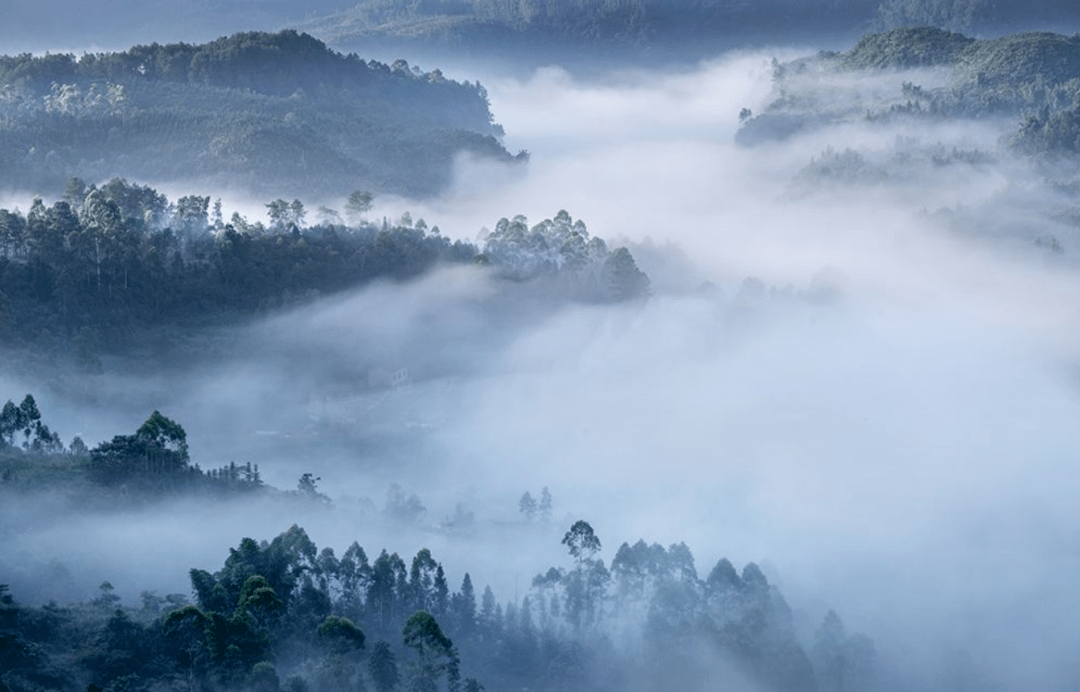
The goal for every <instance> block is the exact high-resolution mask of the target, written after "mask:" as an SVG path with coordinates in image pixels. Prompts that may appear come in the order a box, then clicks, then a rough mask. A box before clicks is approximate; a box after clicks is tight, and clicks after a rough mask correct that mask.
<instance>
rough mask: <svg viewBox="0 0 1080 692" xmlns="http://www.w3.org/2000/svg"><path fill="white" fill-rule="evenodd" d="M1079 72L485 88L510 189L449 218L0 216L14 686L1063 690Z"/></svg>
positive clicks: (33, 212)
mask: <svg viewBox="0 0 1080 692" xmlns="http://www.w3.org/2000/svg"><path fill="white" fill-rule="evenodd" d="M1076 51H1077V45H1076V40H1075V38H1071V37H1068V36H1064V35H1055V34H1026V35H1019V36H1010V37H1007V38H1004V39H994V40H984V39H975V38H973V37H970V36H965V35H960V34H952V33H949V32H946V31H943V30H913V29H898V30H896V31H893V32H890V33H885V34H881V35H878V36H875V37H869V38H867V39H865V40H863V41H860V42H858V43H852V44H851V46H849V47H847V48H846V49H845V50H844V51H842V52H837V53H824V54H807V53H805V52H800V51H796V50H776V51H769V52H765V53H761V52H734V53H726V54H724V55H721V56H717V57H715V58H713V59H711V60H708V61H704V62H702V63H700V64H697V65H694V66H692V67H684V68H681V69H678V70H670V71H665V70H659V69H651V70H650V69H647V68H640V67H638V68H635V69H629V70H626V71H618V72H612V73H609V74H605V75H603V76H600V77H593V78H589V79H587V80H583V79H580V78H575V77H572V76H571V75H570V74H568V73H567V72H566V71H564V70H562V69H560V68H558V67H546V68H541V69H538V70H536V71H534V72H532V73H530V75H529V76H528V77H527V78H512V77H506V76H505V75H501V74H499V73H498V72H497V71H495V70H485V68H484V66H478V67H477V68H476V69H477V73H476V75H475V76H472V77H471V79H477V78H479V79H480V80H481V81H482V82H483V83H484V84H485V85H486V88H487V94H488V97H489V98H490V106H491V111H492V112H493V113H494V114H495V116H496V117H497V118H498V120H499V121H500V122H501V123H503V124H504V125H505V127H506V135H505V144H506V146H507V147H508V148H509V149H511V150H517V149H523V150H528V151H529V152H530V153H531V156H530V157H529V161H528V165H527V166H524V165H522V162H518V163H512V162H509V161H506V160H505V159H504V160H499V158H498V157H494V158H487V159H484V158H476V157H469V156H462V157H459V158H458V159H457V160H456V161H455V162H454V164H453V168H451V169H450V171H451V173H450V175H449V176H448V177H447V178H446V180H445V182H446V187H445V188H444V189H443V190H442V191H441V192H440V193H439V194H432V195H426V196H424V197H423V198H420V199H410V198H408V197H407V196H404V195H401V196H391V195H389V194H377V195H372V194H369V193H368V192H367V191H366V189H364V188H355V187H354V186H351V185H350V186H348V187H346V188H345V189H344V191H342V192H334V193H328V194H327V195H326V196H325V198H323V199H316V198H309V197H308V196H307V195H305V194H302V193H300V192H297V193H296V194H295V195H293V194H288V193H287V192H282V193H281V197H280V198H278V199H275V197H276V196H277V195H264V197H266V199H265V200H263V201H260V202H259V203H258V205H257V206H256V209H257V211H258V212H259V214H260V215H261V214H263V213H265V217H262V216H260V217H259V218H256V216H255V214H254V213H253V212H251V213H247V214H246V215H245V214H241V213H238V214H237V215H236V216H235V217H233V218H229V215H228V212H227V211H226V212H223V213H222V214H221V215H220V216H221V218H220V220H217V219H215V218H214V214H213V212H212V211H209V210H210V209H211V208H212V207H211V206H210V205H211V203H212V201H214V200H215V199H216V198H217V197H218V194H217V192H216V191H215V190H214V185H213V183H207V187H206V188H201V187H197V186H196V187H193V188H192V189H189V190H186V191H185V192H183V193H181V194H172V195H171V196H166V195H164V194H163V193H161V192H158V190H157V188H154V187H152V184H153V183H155V182H156V181H139V180H137V179H134V178H132V179H131V180H113V179H112V178H111V177H105V178H101V179H89V180H76V181H70V184H69V183H66V182H65V183H63V184H62V185H58V186H57V187H56V188H53V189H51V190H41V191H40V194H41V196H42V198H41V199H40V200H39V201H37V202H35V201H18V199H23V200H25V197H20V198H18V199H16V198H14V197H13V200H14V201H13V202H12V203H10V204H7V205H5V206H6V208H7V212H6V213H5V214H4V215H3V216H2V217H0V221H2V222H3V224H4V225H3V226H2V228H3V229H5V233H7V235H5V236H4V238H5V243H7V244H6V245H5V246H4V247H5V255H4V259H3V260H0V261H2V262H3V264H2V265H0V267H2V272H3V273H2V276H3V277H4V284H3V285H2V287H0V290H3V292H4V296H5V300H4V301H3V302H2V303H0V315H5V316H7V317H8V318H9V319H7V321H5V322H3V323H0V329H2V330H3V331H2V332H0V333H2V334H3V338H4V342H3V346H4V349H5V350H4V356H5V360H4V366H3V369H2V370H0V386H2V389H0V392H6V393H5V394H3V395H0V399H4V400H7V399H10V400H11V406H10V408H9V407H5V408H4V409H3V412H4V418H3V419H2V422H3V424H2V426H0V433H2V435H0V436H2V437H3V439H4V442H3V444H4V447H3V450H2V451H3V458H2V460H3V463H4V464H5V465H4V467H3V468H4V476H3V484H2V485H0V493H2V498H3V503H2V504H0V512H2V514H0V518H2V523H0V536H2V539H3V542H4V545H5V550H4V551H3V552H2V554H0V583H4V584H8V585H9V587H10V591H5V592H4V593H3V594H0V608H2V610H0V618H2V619H0V628H2V629H0V636H2V637H4V638H3V639H2V640H0V642H3V643H4V644H5V646H6V647H7V648H4V649H0V655H3V656H6V657H8V658H5V659H4V661H5V662H6V663H7V665H8V666H9V668H8V670H15V669H16V666H17V667H18V670H20V671H29V672H25V674H23V673H20V675H22V677H20V678H17V679H16V678H15V677H9V678H3V683H4V684H5V685H7V686H8V687H9V689H12V690H15V689H60V688H64V689H83V688H85V687H86V685H89V684H91V683H93V684H95V685H101V686H102V687H109V688H111V689H116V690H119V689H127V687H125V685H130V686H132V687H134V688H138V689H143V688H146V689H149V688H151V687H152V685H151V683H150V681H151V680H163V681H164V682H161V683H160V684H161V685H162V686H163V687H167V688H170V689H171V688H173V687H175V688H176V689H181V688H182V689H196V688H201V689H239V688H245V689H256V688H259V689H270V690H275V689H282V688H285V689H297V690H299V689H304V687H303V686H304V685H306V686H307V688H308V689H332V688H336V689H340V688H341V687H344V686H355V687H359V685H361V684H363V685H365V686H366V687H368V688H371V687H374V688H375V689H379V690H390V689H395V688H401V687H405V686H408V687H409V688H410V689H447V690H455V691H456V690H458V689H469V690H476V689H478V687H477V686H478V685H483V686H484V687H485V688H486V689H489V690H498V689H511V688H516V687H525V686H528V687H529V688H530V689H534V688H535V689H575V690H580V689H643V690H646V689H669V688H671V687H684V686H685V687H687V688H690V689H717V688H721V689H725V688H728V689H750V690H815V689H816V690H905V689H925V690H956V689H989V690H1017V691H1020V690H1031V689H1051V690H1066V689H1073V688H1074V687H1075V684H1076V681H1077V679H1078V677H1080V664H1078V663H1077V661H1078V657H1077V651H1078V650H1080V626H1078V625H1077V623H1076V622H1075V618H1074V617H1073V616H1072V614H1074V613H1075V612H1077V609H1078V608H1080V598H1078V597H1077V595H1076V590H1075V589H1074V588H1073V587H1072V584H1073V582H1075V580H1076V578H1077V577H1078V576H1080V560H1078V558H1077V551H1076V536H1075V530H1074V527H1075V525H1076V509H1075V497H1076V496H1077V491H1078V490H1080V488H1078V487H1077V485H1078V483H1080V479H1078V477H1077V475H1076V473H1075V469H1074V468H1073V467H1074V465H1075V464H1074V459H1073V457H1074V456H1075V454H1074V450H1075V449H1077V448H1078V443H1080V440H1078V433H1077V426H1076V425H1075V424H1074V423H1075V421H1076V420H1077V414H1078V413H1080V411H1078V409H1080V404H1078V386H1080V385H1078V379H1077V374H1076V373H1077V362H1076V354H1077V353H1078V348H1077V347H1078V346H1080V343H1078V337H1077V335H1078V334H1080V332H1078V327H1080V324H1078V320H1077V315H1076V311H1075V309H1074V307H1073V306H1075V305H1076V304H1077V299H1078V298H1080V276H1078V275H1077V269H1078V266H1077V262H1076V259H1075V258H1076V254H1075V253H1076V248H1077V247H1080V221H1078V220H1080V211H1078V210H1080V203H1078V199H1080V197H1078V190H1080V177H1078V168H1077V164H1076V159H1075V147H1072V145H1071V144H1070V142H1071V140H1070V139H1069V137H1070V136H1071V133H1073V129H1074V128H1073V125H1074V124H1075V123H1073V112H1074V111H1075V109H1076V108H1077V101H1076V99H1077V94H1078V93H1080V92H1078V91H1077V89H1076V82H1077V80H1078V79H1080V73H1078V72H1077V67H1076V66H1077V64H1080V63H1078V62H1077V61H1076V60H1075V56H1076ZM1024 70H1030V71H1028V72H1024ZM1018 74H1019V75H1026V76H1027V77H1026V78H1018V77H1016V76H1015V75H1018ZM410 79H411V78H410ZM15 192H22V191H15ZM207 192H210V194H209V195H208V194H207ZM255 194H257V193H255ZM131 200H136V201H137V202H138V203H135V202H131ZM139 200H141V201H139ZM294 200H295V204H294ZM128 202H131V203H132V204H133V205H134V206H132V207H131V208H132V209H134V210H135V212H134V213H132V212H129V211H126V209H127V208H126V207H125V206H124V205H125V204H126V203H128ZM140 204H143V205H144V206H139V205H140ZM230 204H231V202H230V200H229V199H228V196H226V202H225V207H224V208H225V209H226V210H227V209H229V205H230ZM145 205H149V206H145ZM154 205H157V206H156V207H155V206H154ZM319 207H323V209H322V210H321V214H322V218H319V219H317V220H316V219H315V218H314V217H315V216H316V212H315V211H314V210H315V209H317V208H319ZM152 208H156V209H159V211H160V214H159V216H158V217H155V216H154V214H153V213H150V214H147V213H146V212H147V210H148V209H149V210H151V211H152ZM263 210H265V212H264V211H263ZM350 214H352V215H353V216H352V218H349V216H350ZM185 219H187V220H191V221H192V223H193V225H187V221H185ZM421 219H423V221H421ZM110 224H111V225H110ZM436 225H437V226H438V230H437V231H436ZM12 229H15V231H18V232H19V233H22V235H19V234H18V233H15V231H13V230H12ZM31 229H33V232H32V233H31ZM12 239H14V240H12ZM95 241H97V244H96V245H95ZM104 241H108V242H110V243H114V244H113V245H109V246H106V245H102V244H101V243H103V242H104ZM50 243H51V244H50ZM103 247H105V248H113V249H115V252H112V254H104V251H103V250H101V248H103ZM49 253H51V254H49ZM199 253H202V254H199ZM376 259H377V260H378V261H376ZM230 268H232V269H234V270H235V271H232V272H230ZM133 287H134V288H133ZM155 291H156V293H155ZM199 296H202V298H199ZM152 299H157V300H160V301H162V302H161V303H159V304H158V305H156V306H155V305H152V304H151V303H150V302H149V301H151V300H152ZM170 301H171V302H170ZM170 305H171V307H169V306H170ZM162 306H165V307H162ZM28 393H29V394H30V395H31V396H30V397H29V401H28V399H27V394H28ZM181 433H182V435H181ZM76 436H78V438H79V443H78V444H76V442H75V437H76ZM140 464H141V465H140ZM195 464H199V466H198V467H197V468H196V467H195ZM249 465H250V466H249ZM117 468H119V469H120V470H121V471H122V472H123V473H126V474H128V475H129V476H130V478H129V480H128V482H127V483H115V482H114V481H115V480H116V479H115V478H114V477H112V476H111V475H109V474H105V475H104V476H103V475H101V474H100V473H97V472H99V471H102V470H104V471H109V470H110V469H112V470H116V469H117ZM180 472H182V473H183V474H186V475H183V476H181V475H174V474H178V473H180ZM163 478H168V479H170V481H177V482H175V483H172V482H169V483H166V482H162V479H163ZM181 478H183V479H184V480H183V481H182V482H181V481H180V480H179V479H181ZM103 488H104V489H103ZM293 524H295V525H296V526H295V527H293V528H290V527H292V526H293ZM301 527H302V528H301ZM639 538H640V539H641V540H640V541H639V540H638V539H639ZM354 541H355V544H354ZM354 545H355V548H354V547H353V546H354ZM665 546H666V547H665ZM327 548H332V552H327V551H326V549H327ZM384 549H385V550H384ZM691 550H692V552H691ZM414 555H415V556H416V557H415V559H414V558H413V557H412V556H414ZM361 556H363V559H361ZM405 556H407V557H405ZM346 560H348V561H349V562H348V563H347V562H346ZM380 570H382V571H381V572H380ZM466 574H468V580H466ZM459 584H460V586H458V585H459ZM466 584H468V586H467V585H466ZM487 585H490V587H491V591H490V592H486V590H485V588H484V587H485V586H487ZM143 592H146V593H145V594H144V593H143ZM470 593H471V594H472V596H471V597H470V596H469V594H470ZM487 593H490V596H488V595H487ZM50 600H55V601H57V605H55V606H49V605H46V604H48V602H49V601H50ZM470 603H472V605H470ZM556 603H557V606H556V605H555V604H556ZM556 611H557V612H556ZM470 613H472V615H471V616H470V615H469V614H470ZM72 633H74V634H72ZM170 637H172V639H171V640H170V639H169V638H170ZM42 642H44V644H41V643H42ZM35 643H37V644H41V646H42V648H35V646H34V644H35ZM140 646H141V647H143V648H139V647H140ZM13 652H14V653H13ZM154 666H157V667H156V668H154ZM395 671H396V673H395ZM129 675H135V676H137V677H136V678H131V677H125V676H129ZM35 676H36V677H35ZM673 681H674V682H673ZM140 686H141V687H140Z"/></svg>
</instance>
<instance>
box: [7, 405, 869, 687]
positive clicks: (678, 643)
mask: <svg viewBox="0 0 1080 692" xmlns="http://www.w3.org/2000/svg"><path fill="white" fill-rule="evenodd" d="M0 468H3V474H2V477H0V497H2V496H6V495H7V494H9V493H19V494H24V495H25V494H33V493H40V492H43V491H48V490H53V491H60V492H62V493H64V494H65V495H66V496H67V497H68V500H69V502H73V503H75V504H76V505H78V506H81V507H82V508H83V509H84V511H85V509H86V508H88V507H89V508H94V509H95V510H96V511H99V512H118V511H123V510H124V509H125V508H127V507H131V506H138V505H141V504H146V505H147V506H148V507H152V506H159V505H160V503H161V502H162V500H163V499H165V498H169V497H174V498H175V497H179V496H188V497H199V498H203V499H211V498H214V499H215V500H216V501H228V500H231V499H235V498H238V497H247V496H251V495H252V494H262V495H268V494H269V495H273V496H274V497H276V499H277V501H278V502H282V503H288V502H291V503H294V504H317V505H325V506H326V507H330V502H331V501H330V498H329V497H327V496H326V495H324V494H322V493H320V492H319V491H318V489H317V481H318V479H317V478H314V477H313V475H312V474H310V473H306V474H304V475H303V476H302V477H301V478H300V479H299V482H298V484H297V490H295V491H287V492H286V491H280V490H277V489H275V488H271V487H269V486H267V485H266V484H264V483H263V482H262V480H261V479H260V474H259V469H258V466H252V465H251V464H245V465H236V464H230V465H228V466H225V467H222V468H220V469H213V470H208V471H203V470H202V469H201V468H200V467H199V466H198V464H193V463H192V462H191V459H190V458H189V454H188V443H187V435H186V433H185V431H184V429H183V427H182V426H181V425H180V424H179V423H177V422H175V421H173V420H171V419H169V418H167V417H165V416H163V415H162V414H161V413H159V412H157V411H154V412H153V413H152V414H151V415H150V416H149V417H148V418H147V419H146V421H145V422H144V423H143V424H142V425H141V426H140V427H139V428H138V429H137V430H136V431H135V432H134V433H133V434H131V435H117V436H115V437H113V438H112V439H111V440H108V441H105V442H102V443H101V444H99V445H97V446H96V447H94V448H92V449H87V447H86V445H85V444H84V443H83V442H82V440H80V439H79V438H75V439H74V440H73V441H72V443H71V444H70V445H67V446H65V445H64V444H63V443H62V442H60V438H59V436H58V435H57V434H55V433H53V432H51V430H50V429H49V427H48V425H47V424H46V423H45V422H44V419H43V415H42V412H41V411H40V410H39V409H38V407H37V404H36V402H35V400H34V397H33V396H32V395H29V394H28V395H26V396H25V397H24V398H23V400H22V402H21V403H19V404H15V403H14V402H13V401H8V402H7V403H6V404H5V405H4V407H3V409H2V412H0ZM95 500H96V501H95ZM388 502H389V500H388ZM398 504H399V505H401V507H402V508H407V507H409V506H412V505H418V504H419V502H418V500H417V498H416V497H415V496H413V497H412V498H407V499H406V498H405V497H404V495H403V494H402V496H401V499H400V501H399V502H398ZM519 509H520V513H521V516H522V520H521V524H520V527H519V530H520V531H522V532H529V531H531V532H533V533H535V532H536V531H537V530H540V532H541V533H544V534H545V535H548V534H551V531H550V529H551V528H552V527H551V523H552V511H551V509H552V498H551V495H550V493H549V492H548V490H547V488H544V489H543V491H542V493H541V494H540V499H539V501H537V500H536V499H534V498H533V497H532V495H531V494H530V493H528V492H526V493H525V494H524V495H522V497H521V501H520V503H519ZM404 511H406V509H396V510H395V509H394V508H392V507H390V506H389V505H388V508H387V512H388V513H392V512H396V514H395V516H398V515H401V514H402V513H403V512H404ZM399 518H400V517H399ZM562 544H563V545H564V546H565V548H566V550H567V553H568V557H569V560H568V561H567V563H566V564H565V565H561V566H560V565H556V566H552V567H551V568H549V569H547V570H545V571H543V572H542V573H540V574H537V575H536V576H535V578H533V579H532V582H531V589H529V590H528V591H527V593H526V594H525V595H524V596H523V597H522V598H521V599H520V600H518V599H517V597H515V599H514V600H504V601H502V602H500V601H499V600H498V599H497V598H496V596H495V594H494V593H493V592H492V590H491V588H490V587H485V588H484V589H483V592H482V594H481V593H480V592H479V591H478V589H477V586H474V583H473V580H472V578H471V577H470V575H469V574H468V573H465V574H464V575H463V577H462V581H461V587H460V589H459V590H457V591H455V592H452V591H451V589H450V586H449V577H448V575H447V574H446V573H445V571H444V570H443V567H442V565H441V564H440V563H439V562H437V561H436V560H435V558H434V556H433V555H432V554H431V552H430V551H429V550H427V549H426V548H425V549H422V550H420V551H419V552H418V553H417V555H416V556H415V557H414V558H413V559H412V560H411V561H406V559H404V558H402V557H400V556H399V555H398V554H397V553H389V552H388V551H387V550H382V551H381V552H380V553H379V554H378V556H376V557H374V559H370V560H369V557H368V555H367V553H366V552H365V550H364V548H363V547H361V546H360V545H359V544H358V543H356V542H353V544H352V545H350V546H349V547H348V549H347V550H346V551H345V552H344V553H343V554H341V556H340V557H338V556H337V555H336V554H335V552H334V550H333V549H332V548H323V549H322V550H319V549H318V548H317V546H316V545H315V544H314V543H313V542H312V541H311V540H310V539H309V538H308V536H307V534H306V533H305V532H304V531H303V529H300V528H298V527H297V526H295V525H294V526H293V527H292V528H290V529H289V530H288V531H286V532H285V533H283V534H281V535H280V536H278V537H276V538H274V539H273V540H272V541H269V542H267V541H262V542H258V541H255V540H253V539H250V538H245V539H243V540H242V541H241V542H240V545H239V546H238V547H237V548H236V549H232V550H230V553H229V556H228V558H227V559H226V561H225V564H224V566H223V567H222V568H221V569H219V570H217V571H216V572H210V571H206V570H205V569H202V568H199V567H195V568H192V569H191V572H190V579H191V589H192V594H193V595H194V603H192V602H190V601H189V598H188V596H187V595H185V594H168V595H166V596H159V595H158V594H157V593H156V592H155V591H154V590H152V589H148V590H144V591H143V592H142V594H141V604H140V605H139V606H137V607H136V606H125V605H123V604H122V602H121V599H120V597H119V596H117V595H116V594H114V593H113V591H114V589H113V587H112V585H111V584H109V583H108V582H105V583H103V584H102V585H101V594H100V596H99V597H97V598H96V599H94V600H92V601H90V602H84V603H76V604H70V605H65V606H59V605H56V604H55V603H51V604H49V605H46V606H43V607H29V606H21V605H19V604H18V602H17V600H16V597H17V594H12V593H9V592H8V587H7V586H6V585H0V685H2V686H3V687H2V689H3V690H5V691H6V692H24V691H26V692H30V691H37V690H46V689H49V690H61V691H62V690H82V689H101V690H116V691H120V690H128V691H132V692H133V691H136V690H169V689H177V690H181V689H183V690H226V689H250V690H266V691H272V690H279V689H282V690H289V691H297V690H313V691H315V692H319V691H322V690H340V689H350V688H351V689H371V688H372V687H374V689H376V690H379V691H380V692H391V691H392V690H395V689H410V690H427V691H429V692H430V691H434V690H438V689H447V690H451V692H454V691H461V690H469V691H472V692H476V691H477V690H480V689H485V688H486V689H491V690H500V689H522V688H530V689H544V690H626V689H652V688H654V687H655V686H661V687H664V686H667V685H671V684H676V683H677V684H679V685H680V686H690V687H696V686H699V685H701V684H703V683H705V682H707V681H709V680H725V679H730V680H740V679H744V680H751V681H757V682H759V683H762V684H764V685H766V686H767V687H768V688H769V689H773V690H777V691H780V692H783V691H790V692H801V691H803V690H806V691H808V692H809V691H812V690H824V691H829V692H831V691H833V690H836V691H840V690H844V689H857V688H861V687H862V686H864V685H865V684H867V683H868V682H869V681H870V680H871V678H872V676H873V669H874V646H873V643H872V642H871V641H870V640H869V639H867V638H866V637H865V636H862V635H858V634H853V635H848V634H846V633H845V632H844V628H843V624H842V622H841V621H840V619H839V617H838V616H837V615H836V614H835V613H833V612H829V613H828V614H827V615H826V617H825V619H824V621H823V622H822V623H821V625H820V627H819V628H818V629H817V631H816V634H814V637H813V641H812V642H802V641H801V640H800V637H799V635H798V633H797V632H796V629H795V625H794V623H793V616H792V612H791V609H790V608H789V606H788V605H787V603H786V601H785V600H784V597H783V596H782V595H781V593H780V591H779V590H778V589H777V588H776V587H775V586H772V585H770V584H769V581H768V579H767V578H766V576H765V574H764V573H763V572H762V570H761V569H760V568H759V567H758V566H757V565H755V564H753V563H750V564H747V565H746V566H745V567H744V568H743V569H742V571H741V573H740V572H738V571H736V569H735V567H734V566H733V565H732V563H731V562H730V561H728V560H727V559H721V560H720V561H719V562H718V563H717V564H716V565H715V567H713V568H712V569H711V571H710V572H709V574H708V575H707V576H706V577H704V578H702V577H701V576H699V574H698V572H697V568H696V566H695V562H694V556H693V554H692V553H691V551H690V549H689V548H688V547H687V546H686V545H685V544H684V543H678V544H673V545H671V546H669V547H667V548H665V547H663V546H661V545H659V544H656V543H653V544H651V545H650V544H648V543H646V542H645V541H643V540H639V541H637V542H636V543H634V544H633V545H630V544H629V543H623V544H622V545H621V546H620V547H619V548H618V550H617V551H616V552H615V554H614V557H612V558H611V559H610V563H607V562H605V561H604V560H603V559H602V558H601V552H602V544H601V540H600V538H599V537H598V536H597V535H596V534H595V533H594V531H593V528H592V526H591V525H590V524H589V523H588V522H586V521H582V520H577V521H575V522H574V523H573V525H572V526H571V527H570V529H569V530H568V531H566V533H565V535H564V536H563V539H562ZM853 686H854V687H853Z"/></svg>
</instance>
